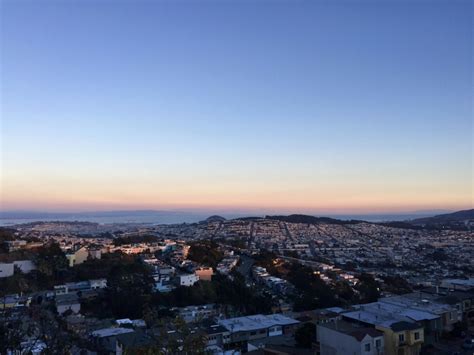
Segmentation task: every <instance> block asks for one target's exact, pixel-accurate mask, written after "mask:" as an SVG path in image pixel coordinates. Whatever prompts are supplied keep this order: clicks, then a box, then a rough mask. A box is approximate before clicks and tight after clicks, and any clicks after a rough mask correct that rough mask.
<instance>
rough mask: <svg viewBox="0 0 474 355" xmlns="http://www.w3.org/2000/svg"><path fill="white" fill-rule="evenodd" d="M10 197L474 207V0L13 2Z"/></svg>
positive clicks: (29, 201) (8, 24)
mask: <svg viewBox="0 0 474 355" xmlns="http://www.w3.org/2000/svg"><path fill="white" fill-rule="evenodd" d="M1 20H2V21H1V22H2V28H1V30H2V31H1V40H2V54H1V59H2V72H1V74H2V112H1V114H2V126H1V140H2V171H3V172H2V174H1V175H2V176H1V177H2V191H3V192H2V206H0V208H2V209H4V210H5V209H55V210H60V209H74V210H75V209H77V210H87V209H93V210H96V209H115V208H163V207H165V208H166V207H168V208H184V207H186V208H187V207H195V208H209V207H213V208H219V207H222V208H224V207H225V208H239V209H251V208H257V207H258V208H271V209H275V210H292V211H293V210H294V211H303V210H304V211H337V212H355V211H363V212H366V211H404V210H413V209H418V208H420V209H426V208H453V209H456V208H465V207H470V206H472V203H473V194H472V192H473V190H472V188H473V180H474V179H473V170H472V169H473V168H472V165H473V151H472V139H473V128H472V113H473V112H472V98H473V96H472V94H473V92H472V32H471V27H472V5H471V2H470V1H459V0H454V1H448V0H445V1H436V0H434V1H424V0H420V1H357V0H354V1H193V2H191V1H118V2H115V1H106V0H102V1H81V2H80V1H66V0H64V1H59V0H58V1H24V0H20V1H12V0H6V1H3V2H2V19H1Z"/></svg>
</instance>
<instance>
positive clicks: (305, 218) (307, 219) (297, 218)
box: [265, 214, 366, 224]
mask: <svg viewBox="0 0 474 355" xmlns="http://www.w3.org/2000/svg"><path fill="white" fill-rule="evenodd" d="M265 218H266V219H273V220H278V221H282V222H288V223H307V224H320V223H325V224H357V223H366V222H365V221H361V220H354V219H351V220H342V219H336V218H330V217H315V216H309V215H304V214H291V215H289V216H265Z"/></svg>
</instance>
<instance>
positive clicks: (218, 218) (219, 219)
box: [203, 215, 226, 223]
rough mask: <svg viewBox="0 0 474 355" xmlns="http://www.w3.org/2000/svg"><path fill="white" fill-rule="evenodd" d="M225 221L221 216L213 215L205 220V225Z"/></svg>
mask: <svg viewBox="0 0 474 355" xmlns="http://www.w3.org/2000/svg"><path fill="white" fill-rule="evenodd" d="M224 221H226V219H225V218H224V217H222V216H217V215H214V216H210V217H208V218H206V220H205V221H203V222H205V223H212V222H224Z"/></svg>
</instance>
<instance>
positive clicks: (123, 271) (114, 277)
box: [105, 259, 153, 318]
mask: <svg viewBox="0 0 474 355" xmlns="http://www.w3.org/2000/svg"><path fill="white" fill-rule="evenodd" d="M152 285H153V278H152V276H151V272H150V270H149V269H148V268H147V267H146V266H145V265H144V264H143V263H141V262H140V261H139V260H138V259H136V260H135V262H134V263H132V264H128V265H123V264H120V265H117V266H115V267H114V268H113V269H112V270H111V273H110V276H109V278H108V280H107V290H106V294H105V298H106V299H105V301H106V303H107V304H108V306H109V307H110V310H111V311H112V313H113V314H114V315H115V316H116V317H119V318H141V317H142V316H143V311H144V309H145V308H146V307H147V306H148V304H149V302H150V299H151V293H152Z"/></svg>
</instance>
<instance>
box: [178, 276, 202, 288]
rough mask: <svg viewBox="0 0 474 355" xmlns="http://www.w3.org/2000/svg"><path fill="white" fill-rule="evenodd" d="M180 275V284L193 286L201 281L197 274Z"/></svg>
mask: <svg viewBox="0 0 474 355" xmlns="http://www.w3.org/2000/svg"><path fill="white" fill-rule="evenodd" d="M178 277H179V285H180V286H192V285H194V284H195V283H196V282H198V281H199V276H197V275H195V274H182V275H179V276H178Z"/></svg>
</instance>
